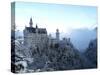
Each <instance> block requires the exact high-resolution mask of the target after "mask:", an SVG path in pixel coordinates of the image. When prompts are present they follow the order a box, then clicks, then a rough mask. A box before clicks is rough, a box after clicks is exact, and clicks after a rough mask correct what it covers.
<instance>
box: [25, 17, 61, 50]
mask: <svg viewBox="0 0 100 75" xmlns="http://www.w3.org/2000/svg"><path fill="white" fill-rule="evenodd" d="M29 25H30V26H29V27H25V29H24V31H23V32H24V45H25V46H26V47H27V48H32V47H36V48H39V49H43V48H45V47H46V46H47V45H48V44H49V45H50V44H56V43H58V42H59V40H60V39H59V30H58V29H57V30H56V38H52V37H50V36H48V35H47V30H46V28H38V26H37V24H36V27H33V21H32V18H30V22H29Z"/></svg>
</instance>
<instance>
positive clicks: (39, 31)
mask: <svg viewBox="0 0 100 75" xmlns="http://www.w3.org/2000/svg"><path fill="white" fill-rule="evenodd" d="M36 29H37V28H34V27H25V30H27V31H28V32H30V33H36ZM38 33H39V34H47V31H46V28H38Z"/></svg>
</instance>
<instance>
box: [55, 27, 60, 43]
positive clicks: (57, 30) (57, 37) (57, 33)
mask: <svg viewBox="0 0 100 75" xmlns="http://www.w3.org/2000/svg"><path fill="white" fill-rule="evenodd" d="M59 34H60V33H59V29H56V40H57V42H59Z"/></svg>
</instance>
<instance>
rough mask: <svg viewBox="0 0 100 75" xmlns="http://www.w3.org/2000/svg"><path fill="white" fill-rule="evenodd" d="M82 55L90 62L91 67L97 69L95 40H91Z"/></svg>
mask: <svg viewBox="0 0 100 75" xmlns="http://www.w3.org/2000/svg"><path fill="white" fill-rule="evenodd" d="M84 55H85V56H86V58H87V59H88V60H89V61H90V62H91V67H97V39H94V40H91V42H90V43H89V46H88V48H87V49H86V51H85V53H84Z"/></svg>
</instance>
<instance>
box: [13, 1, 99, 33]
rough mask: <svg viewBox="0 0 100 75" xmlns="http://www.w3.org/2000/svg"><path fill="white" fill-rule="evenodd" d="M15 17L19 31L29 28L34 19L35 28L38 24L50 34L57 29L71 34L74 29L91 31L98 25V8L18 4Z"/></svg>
mask: <svg viewBox="0 0 100 75" xmlns="http://www.w3.org/2000/svg"><path fill="white" fill-rule="evenodd" d="M15 17H16V21H15V22H16V26H17V28H18V29H23V28H25V26H29V20H30V18H31V17H32V20H33V27H35V26H36V24H37V25H38V27H39V28H46V29H47V32H48V33H52V32H55V31H56V29H57V28H58V29H59V31H60V32H61V33H69V32H70V30H72V29H79V28H89V29H91V28H92V27H94V26H95V25H97V7H94V6H76V5H66V4H64V5H63V4H43V3H27V2H26V3H24V2H17V3H16V6H15Z"/></svg>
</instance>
